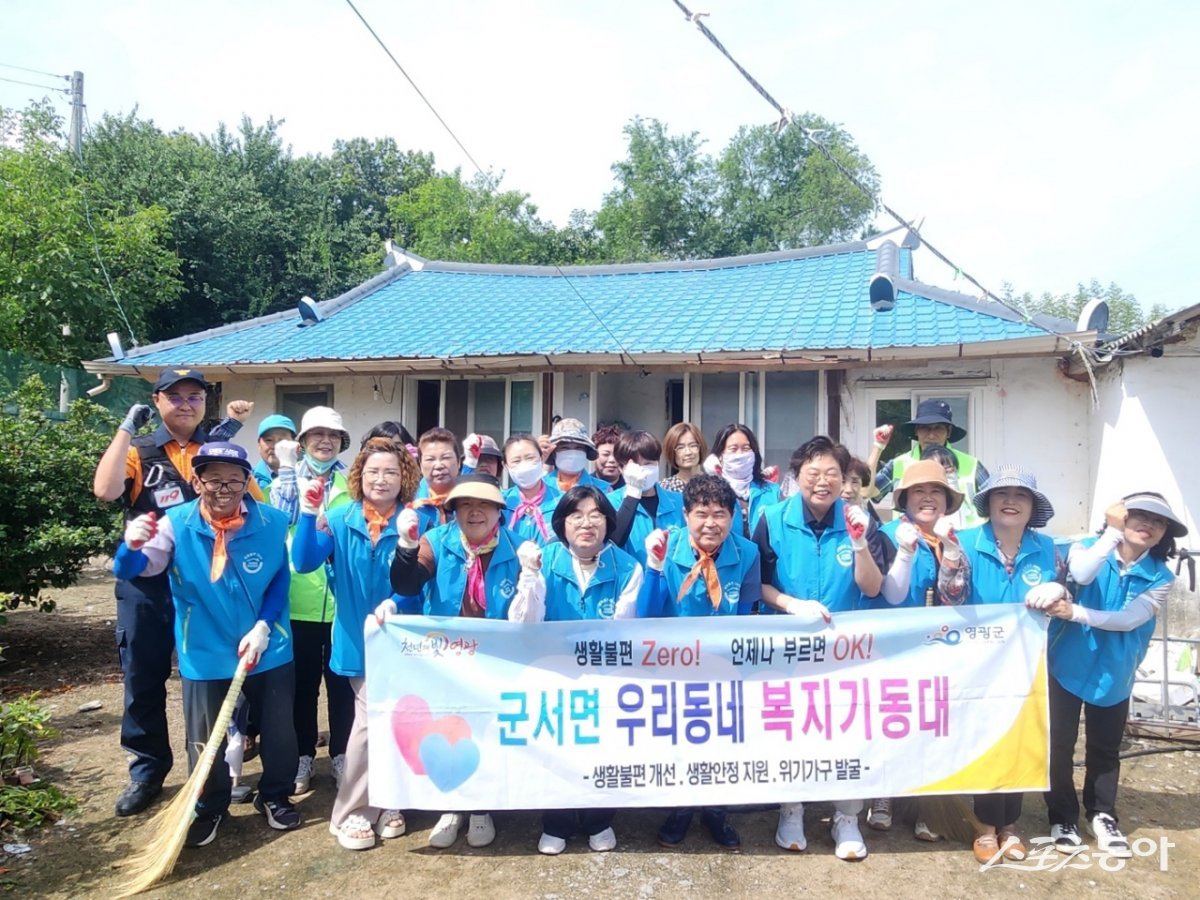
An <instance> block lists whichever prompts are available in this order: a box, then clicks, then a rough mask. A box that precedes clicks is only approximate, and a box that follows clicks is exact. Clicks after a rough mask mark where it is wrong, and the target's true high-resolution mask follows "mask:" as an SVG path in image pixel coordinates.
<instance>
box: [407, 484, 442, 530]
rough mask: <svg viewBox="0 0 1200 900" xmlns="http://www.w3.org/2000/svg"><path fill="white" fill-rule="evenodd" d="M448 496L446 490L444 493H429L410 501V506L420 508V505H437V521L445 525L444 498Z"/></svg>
mask: <svg viewBox="0 0 1200 900" xmlns="http://www.w3.org/2000/svg"><path fill="white" fill-rule="evenodd" d="M449 496H450V492H449V491H446V493H444V494H433V493H431V494H430V495H429V496H428V497H422V498H420V499H419V500H414V501H413V502H412V508H413V509H420V508H421V507H422V506H434V507H437V511H438V521H439V522H441V523H442V524H443V525H445V524H446V521H447V519H446V498H447V497H449Z"/></svg>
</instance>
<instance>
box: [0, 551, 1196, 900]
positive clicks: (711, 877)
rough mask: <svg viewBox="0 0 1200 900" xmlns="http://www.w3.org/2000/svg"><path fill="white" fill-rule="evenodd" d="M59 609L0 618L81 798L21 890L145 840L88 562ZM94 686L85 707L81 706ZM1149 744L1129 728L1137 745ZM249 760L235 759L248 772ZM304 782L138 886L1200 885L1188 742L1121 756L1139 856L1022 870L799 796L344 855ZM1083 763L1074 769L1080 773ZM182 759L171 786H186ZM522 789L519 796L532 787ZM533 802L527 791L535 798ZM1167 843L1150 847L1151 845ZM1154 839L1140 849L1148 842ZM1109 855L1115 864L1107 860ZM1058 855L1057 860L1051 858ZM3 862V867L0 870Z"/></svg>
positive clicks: (109, 609) (425, 826)
mask: <svg viewBox="0 0 1200 900" xmlns="http://www.w3.org/2000/svg"><path fill="white" fill-rule="evenodd" d="M54 596H56V598H57V600H58V604H59V609H58V611H56V612H54V613H50V614H43V613H38V612H35V611H27V610H22V611H18V612H15V613H10V615H9V624H8V626H6V627H4V628H2V629H0V643H2V644H3V645H4V646H5V647H6V650H5V656H6V658H7V661H6V662H5V663H4V664H3V665H0V696H2V697H3V699H11V698H12V697H14V696H16V695H18V694H20V693H22V692H25V691H28V690H31V689H37V690H41V691H42V692H43V700H44V701H45V702H46V703H47V704H48V705H49V706H50V707H51V709H52V710H53V713H54V722H55V724H56V725H57V727H58V728H60V729H61V731H62V735H61V737H59V738H58V739H57V740H55V741H54V742H53V743H51V744H49V745H48V746H46V747H45V749H44V751H43V755H42V759H41V760H40V761H39V766H38V768H39V770H40V772H41V773H42V774H43V775H45V776H47V777H49V778H51V779H52V780H53V781H54V782H55V783H57V784H58V785H60V786H61V787H62V788H63V789H65V790H66V791H68V792H69V793H71V794H73V795H74V796H75V797H77V798H78V799H79V801H80V808H79V810H78V812H76V813H74V814H72V815H71V816H70V817H69V818H68V819H66V820H64V821H63V822H60V823H59V824H57V825H55V826H52V827H49V828H46V829H42V830H38V831H33V832H30V833H27V834H25V835H19V836H14V835H11V834H5V835H4V836H3V841H2V842H3V843H6V844H8V843H12V842H18V843H19V842H25V843H28V844H29V845H30V846H31V848H32V849H31V851H30V852H28V853H25V854H22V855H10V854H7V853H5V852H3V851H0V891H3V892H7V893H10V894H14V895H17V896H25V897H32V896H39V897H41V896H45V897H81V896H87V897H105V896H109V895H111V894H112V892H113V890H114V886H115V885H116V883H117V882H118V880H119V872H118V870H117V869H116V866H117V864H118V863H120V861H121V860H122V859H124V858H125V857H126V855H127V854H129V853H130V852H131V851H132V850H133V849H135V848H137V847H138V845H139V843H140V841H142V840H143V839H145V838H146V828H145V823H146V821H147V818H146V817H138V818H135V819H132V820H129V819H118V818H116V817H115V816H114V815H113V810H112V807H113V802H114V801H115V800H116V797H117V794H118V793H119V792H120V791H121V789H122V788H123V787H124V785H125V783H126V777H127V776H126V764H125V757H124V754H123V752H122V751H121V748H120V746H119V745H118V730H119V721H120V715H121V683H120V670H119V668H118V666H117V657H116V649H115V646H114V643H113V614H114V601H113V599H112V583H111V579H110V577H108V576H106V575H104V574H103V573H102V572H92V573H90V574H89V576H88V577H87V578H86V579H85V580H84V581H83V582H81V584H79V585H78V586H76V587H74V588H71V589H70V590H67V591H60V592H55V593H54ZM170 689H171V693H170V698H171V699H170V706H169V709H170V714H171V717H172V731H173V734H174V735H175V738H176V748H175V752H176V759H177V760H181V759H183V749H182V740H181V738H182V732H183V727H182V721H181V715H180V702H179V683H178V680H174V681H173V682H172V684H171V686H170ZM90 701H100V702H101V703H102V704H103V706H102V707H101V708H100V709H99V710H97V711H93V712H79V711H78V710H79V707H80V705H82V704H85V703H89V702H90ZM1152 746H1161V745H1160V744H1153V743H1143V742H1140V741H1135V742H1132V743H1131V745H1130V750H1132V751H1136V750H1139V749H1145V748H1147V747H1152ZM257 765H258V762H257V760H255V761H253V762H250V763H247V767H246V771H247V775H248V779H249V780H250V781H251V782H253V780H254V778H255V777H256V773H257ZM317 771H318V776H319V777H318V778H316V779H315V780H314V790H313V791H312V792H311V793H310V794H308V795H307V796H305V797H303V798H301V799H300V800H299V808H300V809H301V811H302V812H303V814H304V815H305V823H304V825H303V826H302V827H301V828H300V829H299V830H298V831H296V832H292V833H286V834H280V833H278V832H272V831H271V830H270V829H268V828H267V826H266V823H265V822H264V821H263V819H262V818H261V817H260V816H258V815H257V814H255V812H254V810H253V808H252V807H251V806H250V805H240V806H237V805H235V806H234V808H233V810H232V818H231V820H230V821H228V822H227V823H225V824H224V825H223V826H222V828H221V831H220V833H219V834H218V836H217V840H216V841H215V842H214V843H213V844H212V845H211V846H209V847H206V848H203V849H200V850H185V851H184V853H183V855H182V856H181V858H180V861H179V863H178V865H177V866H176V869H175V872H174V874H173V875H172V876H171V878H170V880H169V881H167V882H166V883H165V884H164V885H163V886H162V887H161V888H160V889H159V890H157V891H155V892H152V893H151V894H148V895H147V896H158V897H180V898H183V897H193V896H196V895H197V894H221V895H225V896H239V895H240V896H253V895H256V894H258V893H259V892H266V891H270V892H279V893H283V894H294V893H297V892H301V893H303V894H304V895H306V896H311V897H352V898H353V897H378V896H391V895H395V894H396V893H398V892H399V893H403V894H404V895H406V896H416V897H423V896H451V895H454V896H463V895H464V891H468V892H470V893H471V895H475V896H489V897H538V898H545V900H554V898H563V900H566V898H574V897H647V898H649V897H654V898H670V897H684V896H697V895H699V896H717V895H726V896H749V895H752V894H753V895H758V896H785V895H795V894H810V895H830V894H845V895H848V894H864V895H867V896H876V897H882V898H893V897H913V896H929V895H930V894H932V893H937V894H939V895H941V896H943V897H1000V896H1010V895H1012V894H1020V895H1021V896H1027V897H1051V896H1054V897H1062V896H1064V895H1065V896H1070V897H1077V896H1086V895H1092V894H1094V895H1096V896H1104V897H1126V896H1128V897H1139V898H1157V897H1188V898H1192V897H1196V896H1197V895H1198V894H1200V890H1198V889H1197V884H1200V876H1198V875H1197V872H1198V870H1200V753H1197V752H1195V751H1187V752H1177V753H1164V754H1156V755H1149V756H1141V757H1138V758H1133V759H1129V760H1128V761H1127V762H1126V763H1125V765H1124V769H1123V772H1122V780H1121V792H1120V806H1121V813H1122V825H1123V826H1124V827H1125V829H1126V831H1127V833H1129V835H1130V837H1131V838H1132V839H1134V840H1135V847H1137V848H1138V849H1140V850H1142V851H1145V852H1146V854H1147V855H1144V856H1140V857H1137V858H1135V859H1132V860H1129V861H1127V862H1125V864H1124V865H1123V867H1122V868H1121V869H1120V870H1118V871H1106V870H1105V869H1104V868H1102V867H1101V865H1100V864H1099V862H1098V861H1097V860H1096V859H1095V857H1092V858H1090V859H1084V858H1082V857H1080V858H1077V859H1075V860H1073V861H1071V863H1069V864H1067V865H1064V862H1065V860H1066V857H1062V856H1059V855H1058V854H1055V853H1052V852H1051V853H1047V854H1046V861H1045V862H1043V863H1041V864H1040V866H1041V870H1038V866H1039V864H1038V863H1035V862H1032V861H1027V862H1026V863H1025V864H1024V865H1025V868H1009V869H1000V868H993V869H989V870H987V871H980V867H979V866H978V865H977V864H976V863H975V862H974V859H973V857H972V855H971V853H970V851H969V849H967V848H966V847H965V846H963V845H949V844H947V843H945V842H943V843H939V844H935V845H929V844H921V843H918V842H917V841H915V840H913V838H912V836H911V831H910V830H909V829H908V828H907V827H905V826H903V825H897V826H896V827H895V828H894V829H893V830H892V831H891V832H887V833H880V832H873V831H870V830H869V829H866V828H864V833H865V835H866V839H867V842H868V846H869V848H870V857H869V858H868V859H867V860H865V861H863V862H859V863H845V862H841V861H839V860H838V859H836V858H835V857H834V855H833V844H832V841H831V840H830V838H829V830H828V824H827V819H828V816H829V815H830V813H831V810H830V808H829V806H828V805H827V804H813V805H812V806H810V807H809V810H808V834H809V848H808V851H807V852H805V853H803V854H793V853H786V852H784V851H782V850H779V849H777V848H776V847H775V844H774V841H773V834H774V827H775V820H776V814H775V813H774V812H773V811H758V812H741V813H737V814H735V815H734V816H733V822H734V825H735V826H736V827H737V829H738V830H739V832H740V833H741V836H742V845H743V849H742V851H741V852H740V853H737V854H730V853H724V852H721V851H719V850H717V849H716V848H715V846H714V845H713V844H712V843H711V842H710V841H709V840H708V836H707V834H706V833H705V832H703V831H702V829H701V828H700V826H699V823H698V822H697V823H696V824H694V825H693V830H692V833H691V835H690V837H689V839H688V841H687V843H686V844H685V845H684V846H683V847H682V848H681V849H679V850H675V851H664V850H662V849H660V848H659V847H658V846H657V845H656V844H655V842H654V833H655V829H656V827H657V826H658V824H659V822H660V821H661V818H662V814H661V812H659V811H657V810H634V811H623V812H620V813H618V815H617V819H616V823H615V827H616V830H617V837H618V846H617V849H616V850H615V851H613V852H611V853H603V854H599V853H591V852H589V851H588V849H587V844H586V840H582V841H581V839H578V838H577V839H575V840H573V841H572V842H571V843H570V845H569V846H568V849H567V852H566V853H565V854H563V855H562V856H559V857H544V856H541V855H539V854H538V853H537V851H536V845H537V839H538V836H539V834H540V832H541V827H540V824H541V823H540V817H539V816H538V815H537V814H536V813H532V812H510V813H500V814H498V815H496V817H495V819H496V826H497V831H498V835H499V836H498V838H497V840H496V842H495V843H494V844H493V845H492V846H490V847H487V848H485V849H482V850H472V849H470V848H468V847H467V846H466V845H465V842H464V841H463V840H461V839H460V841H459V843H458V844H456V845H455V846H454V847H453V848H451V849H450V850H445V851H434V850H430V849H428V848H427V847H426V839H427V836H428V830H429V828H430V827H431V826H432V825H433V823H434V821H435V820H436V814H434V813H426V812H413V813H411V814H410V816H409V833H408V834H406V835H405V836H404V837H401V838H399V839H397V840H394V841H388V842H387V843H385V844H383V845H381V846H377V847H376V848H375V849H374V850H370V851H367V852H360V853H352V852H348V851H344V850H341V849H340V848H338V847H337V845H336V843H335V841H334V839H333V838H332V837H330V835H329V832H328V829H327V816H328V814H329V809H330V806H331V804H332V801H333V781H332V778H331V777H330V775H329V763H328V759H327V758H324V757H321V758H319V759H318V763H317ZM1077 772H1078V777H1079V778H1080V779H1081V778H1082V770H1077ZM184 777H185V772H184V768H183V766H182V765H181V764H179V763H178V762H177V763H176V767H175V769H174V770H173V771H172V773H171V776H170V778H169V779H168V782H167V787H168V791H167V793H168V794H170V793H173V792H174V791H175V790H176V789H178V787H179V786H180V785H181V784H182V782H183V780H184ZM533 799H534V798H531V800H533ZM535 805H536V802H531V806H535ZM1021 825H1022V827H1023V829H1024V833H1025V835H1026V836H1027V838H1032V837H1034V836H1036V835H1044V834H1045V833H1046V831H1045V829H1046V823H1045V814H1044V807H1043V804H1042V801H1041V798H1040V797H1037V796H1028V797H1026V800H1025V813H1024V815H1023V817H1022V819H1021ZM1164 841H1168V842H1170V844H1171V845H1172V846H1169V847H1167V848H1166V850H1165V854H1166V855H1165V857H1164V856H1163V855H1162V853H1163V851H1162V847H1163V842H1164ZM1150 851H1152V852H1153V855H1150ZM1106 865H1108V867H1109V868H1112V867H1113V864H1112V862H1108V863H1106ZM1052 866H1053V867H1056V870H1052V869H1051V867H1052ZM3 870H7V871H3Z"/></svg>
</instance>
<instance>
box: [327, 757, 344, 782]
mask: <svg viewBox="0 0 1200 900" xmlns="http://www.w3.org/2000/svg"><path fill="white" fill-rule="evenodd" d="M330 763H331V765H332V767H333V783H334V784H335V785H337V787H339V788H340V787H341V786H342V776H344V775H345V774H346V754H345V753H339V754H338V755H337V756H335V757H334V758H333V759H332V760H330Z"/></svg>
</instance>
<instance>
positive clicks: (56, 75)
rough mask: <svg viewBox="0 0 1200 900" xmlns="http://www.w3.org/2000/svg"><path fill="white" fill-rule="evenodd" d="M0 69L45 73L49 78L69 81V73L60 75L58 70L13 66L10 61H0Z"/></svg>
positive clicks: (33, 73) (32, 73)
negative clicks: (46, 70) (49, 70)
mask: <svg viewBox="0 0 1200 900" xmlns="http://www.w3.org/2000/svg"><path fill="white" fill-rule="evenodd" d="M0 69H16V70H17V71H18V72H28V73H29V74H31V75H45V76H47V77H49V78H61V79H62V80H63V81H70V80H71V76H70V75H60V74H59V73H58V72H44V71H42V70H41V69H30V68H28V67H26V66H15V65H13V64H12V63H0Z"/></svg>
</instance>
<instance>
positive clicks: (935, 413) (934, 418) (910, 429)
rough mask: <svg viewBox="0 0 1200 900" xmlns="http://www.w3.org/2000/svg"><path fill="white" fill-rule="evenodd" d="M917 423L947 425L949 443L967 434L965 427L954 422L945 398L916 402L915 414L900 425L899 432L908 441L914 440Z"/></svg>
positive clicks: (959, 439)
mask: <svg viewBox="0 0 1200 900" xmlns="http://www.w3.org/2000/svg"><path fill="white" fill-rule="evenodd" d="M918 425H949V426H950V440H949V443H951V444H953V443H954V442H955V441H961V440H962V439H963V438H965V437H966V436H967V429H965V428H960V427H959V426H958V425H955V424H954V419H953V418H952V414H951V412H950V404H949V403H947V402H946V401H945V400H922V401H921V402H920V403H919V404H917V414H916V415H915V416H913V418H912V419H911V420H910V421H908V422H905V423H904V424H903V425H901V426H900V433H901V434H902V435H904V436H905V437H906V438H908V439H909V440H910V441H915V440H916V439H917V426H918Z"/></svg>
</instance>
